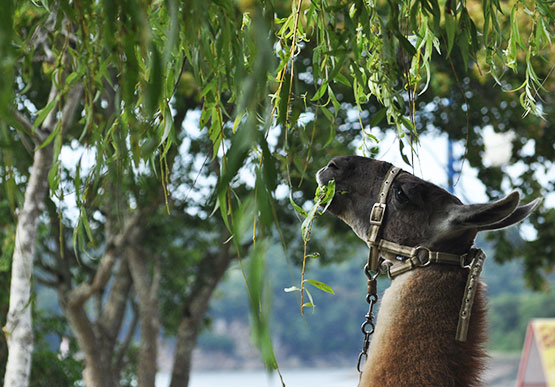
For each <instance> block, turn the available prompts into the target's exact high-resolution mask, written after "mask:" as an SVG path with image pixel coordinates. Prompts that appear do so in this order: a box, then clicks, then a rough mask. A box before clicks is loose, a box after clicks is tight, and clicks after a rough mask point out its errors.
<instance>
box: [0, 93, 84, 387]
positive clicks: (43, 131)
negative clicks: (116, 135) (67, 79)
mask: <svg viewBox="0 0 555 387" xmlns="http://www.w3.org/2000/svg"><path fill="white" fill-rule="evenodd" d="M81 92H82V87H81V86H80V85H79V86H75V87H74V88H73V89H71V90H70V92H69V95H68V98H67V102H66V103H65V105H64V107H63V109H62V111H61V116H62V118H63V119H64V127H63V129H64V128H66V127H67V126H68V125H69V123H71V122H72V118H73V116H74V115H75V111H76V109H77V105H78V103H79V97H80V95H81ZM58 93H59V90H58V89H57V87H56V85H54V84H52V87H51V88H50V94H49V96H48V102H50V101H52V100H54V99H55V98H56V97H57V96H58ZM57 114H58V110H57V109H56V108H55V109H53V110H52V111H51V112H50V113H49V114H48V115H47V116H46V119H45V120H44V122H43V124H42V126H41V128H40V129H37V130H36V131H34V130H31V132H34V133H35V135H36V138H35V139H34V140H35V142H36V146H37V149H36V150H35V152H34V154H33V167H32V170H31V173H30V175H29V182H28V184H27V188H26V189H25V200H24V202H23V208H22V209H21V212H20V213H19V216H18V221H17V229H16V234H15V248H14V254H13V259H12V276H11V285H10V307H9V311H8V317H7V321H6V327H5V328H4V331H5V332H6V336H7V338H8V340H7V341H8V362H7V364H6V374H5V376H4V385H5V386H9V387H13V386H16V387H17V386H28V385H29V377H30V374H31V354H32V352H33V323H32V315H31V275H32V272H33V257H34V254H35V242H36V237H37V228H38V222H39V215H40V214H41V212H42V211H43V210H44V209H45V206H44V198H45V196H46V193H47V192H48V172H49V171H50V168H51V167H52V163H53V159H52V158H53V145H52V143H51V144H49V145H47V146H44V147H40V145H41V144H42V142H43V141H44V140H45V139H46V136H47V135H48V134H49V133H51V132H52V131H53V130H54V128H55V125H56V122H57ZM16 119H17V120H18V121H19V122H20V123H21V124H22V125H24V126H26V127H27V128H28V129H29V128H30V129H33V126H32V125H31V123H30V122H29V121H28V120H27V119H26V118H25V117H23V116H22V115H20V114H16Z"/></svg>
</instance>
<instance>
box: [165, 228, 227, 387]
mask: <svg viewBox="0 0 555 387" xmlns="http://www.w3.org/2000/svg"><path fill="white" fill-rule="evenodd" d="M225 239H227V236H226V238H225ZM225 239H224V240H225ZM229 248H230V244H229V243H228V244H225V243H224V242H223V241H222V245H221V246H220V249H219V251H218V253H217V254H207V255H205V256H204V258H203V260H202V262H201V264H200V268H199V272H198V273H197V275H196V279H195V284H194V285H193V287H192V290H191V293H190V295H189V297H188V300H187V301H186V304H185V308H184V313H183V318H182V320H181V322H180V324H179V328H178V331H177V342H176V348H175V357H174V362H173V371H172V378H171V384H170V387H186V386H187V385H188V384H189V375H190V373H191V362H192V358H193V356H192V354H193V349H194V348H195V345H196V341H197V337H198V334H199V331H200V327H201V323H202V319H203V318H204V315H205V313H206V310H207V309H208V304H209V301H210V297H211V296H212V293H213V292H214V289H216V286H217V285H218V283H219V282H220V280H221V279H222V277H223V275H224V273H225V271H226V270H227V267H228V266H229V263H230V262H231V258H232V257H231V254H230V252H229Z"/></svg>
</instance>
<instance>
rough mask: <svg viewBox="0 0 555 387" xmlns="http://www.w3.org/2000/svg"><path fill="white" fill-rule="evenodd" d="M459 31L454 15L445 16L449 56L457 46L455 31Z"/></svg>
mask: <svg viewBox="0 0 555 387" xmlns="http://www.w3.org/2000/svg"><path fill="white" fill-rule="evenodd" d="M456 29H457V19H456V17H455V16H454V15H451V14H448V13H446V14H445V31H446V32H447V56H449V55H450V54H451V50H452V49H453V45H454V44H455V31H456Z"/></svg>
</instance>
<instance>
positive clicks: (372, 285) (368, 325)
mask: <svg viewBox="0 0 555 387" xmlns="http://www.w3.org/2000/svg"><path fill="white" fill-rule="evenodd" d="M364 273H365V274H366V276H367V277H368V294H367V295H366V302H368V313H366V316H364V317H365V319H364V322H363V323H362V325H361V326H360V330H361V331H362V334H363V335H364V341H363V342H362V351H361V352H360V353H359V355H358V361H357V371H358V372H359V373H360V374H362V369H361V366H362V364H363V361H362V360H363V359H364V362H366V359H367V358H368V347H369V346H370V336H372V334H373V333H374V330H375V328H376V325H375V324H374V313H373V310H374V305H375V304H376V302H378V286H377V281H376V278H377V277H378V274H379V271H376V272H374V273H372V272H371V271H370V269H369V267H368V265H366V266H365V267H364Z"/></svg>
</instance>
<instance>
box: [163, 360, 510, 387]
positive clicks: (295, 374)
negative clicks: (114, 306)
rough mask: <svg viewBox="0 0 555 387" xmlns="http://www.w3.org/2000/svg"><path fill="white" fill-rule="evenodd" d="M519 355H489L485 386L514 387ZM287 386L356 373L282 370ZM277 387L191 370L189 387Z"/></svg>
mask: <svg viewBox="0 0 555 387" xmlns="http://www.w3.org/2000/svg"><path fill="white" fill-rule="evenodd" d="M518 363H519V356H518V354H517V355H516V356H515V355H509V356H507V355H495V354H494V355H493V356H492V359H491V360H490V362H489V365H488V370H487V371H486V373H485V375H484V376H485V378H484V379H485V386H487V387H507V386H514V385H515V383H516V376H517V372H518ZM282 374H283V380H284V382H285V384H286V386H287V387H312V386H318V387H356V386H357V384H358V374H357V373H356V371H355V370H354V368H320V369H315V368H309V369H302V368H301V369H289V370H282ZM169 379H170V374H169V373H159V374H158V375H157V377H156V386H157V387H167V386H168V385H169ZM218 386H225V387H281V382H280V379H279V376H278V374H277V373H275V372H274V373H272V374H268V373H267V372H265V371H263V370H235V371H193V373H192V374H191V380H190V382H189V387H218Z"/></svg>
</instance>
